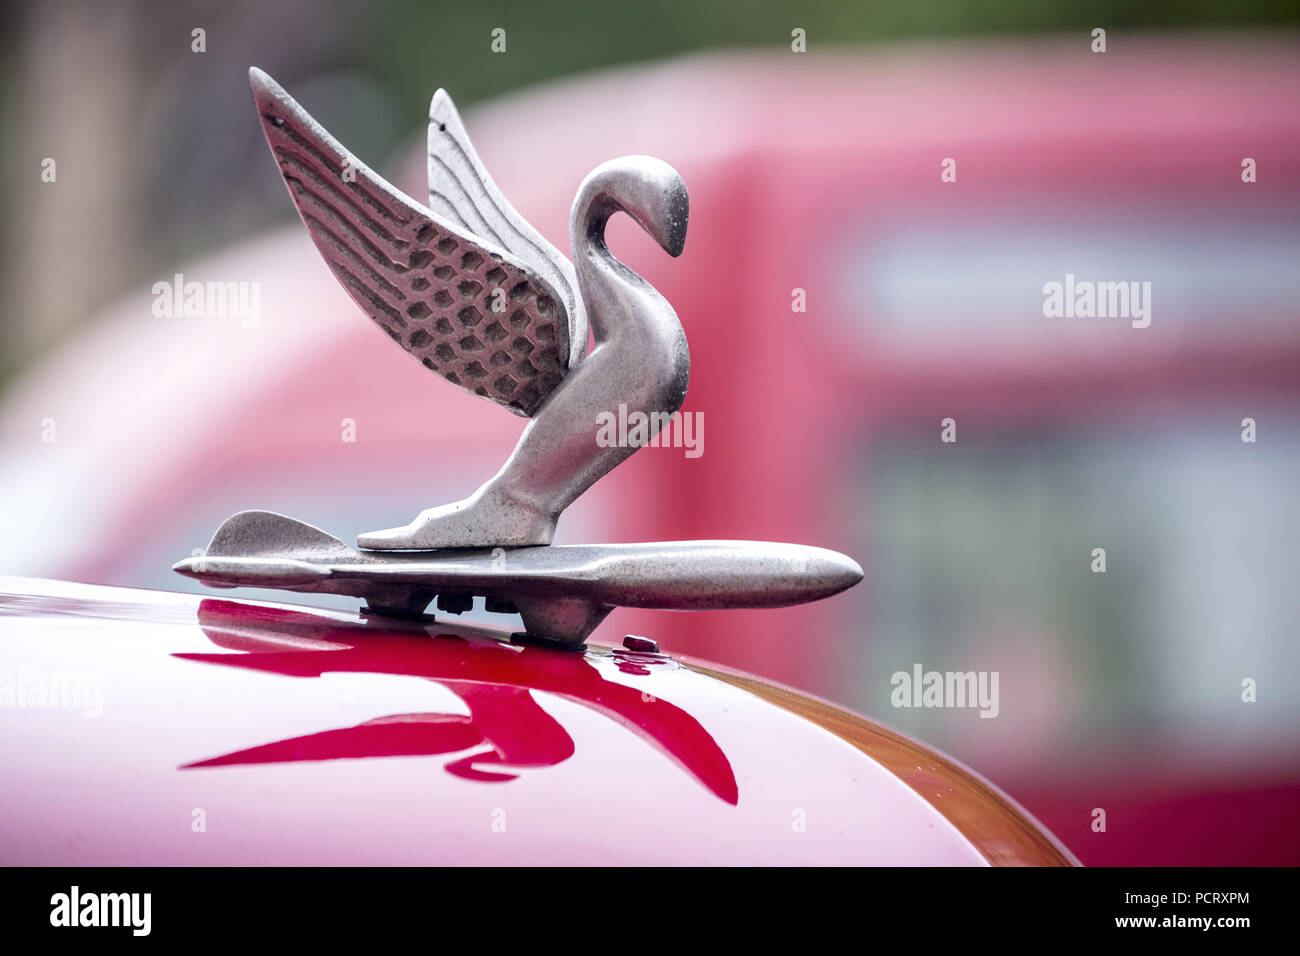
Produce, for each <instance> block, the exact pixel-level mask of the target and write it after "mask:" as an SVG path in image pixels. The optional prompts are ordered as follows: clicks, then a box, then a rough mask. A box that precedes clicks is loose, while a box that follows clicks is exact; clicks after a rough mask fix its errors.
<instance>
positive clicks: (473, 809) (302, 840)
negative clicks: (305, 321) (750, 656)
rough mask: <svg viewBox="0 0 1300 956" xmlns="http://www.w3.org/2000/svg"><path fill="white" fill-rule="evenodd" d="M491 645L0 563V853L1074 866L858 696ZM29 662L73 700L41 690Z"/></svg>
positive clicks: (982, 785)
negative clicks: (2, 680) (18, 573)
mask: <svg viewBox="0 0 1300 956" xmlns="http://www.w3.org/2000/svg"><path fill="white" fill-rule="evenodd" d="M656 636H657V637H660V638H663V639H665V640H671V639H672V635H671V634H667V633H661V634H657V635H656ZM806 636H807V635H804V634H796V635H792V639H796V640H800V639H803V638H805V637H806ZM845 637H851V638H852V639H855V640H856V639H859V638H860V637H861V635H858V634H853V635H845ZM507 638H508V635H507V634H505V633H503V632H501V631H496V630H493V629H489V628H481V627H464V626H458V625H448V624H444V623H441V622H439V623H437V624H429V623H427V622H425V623H414V622H402V621H393V620H385V619H382V618H376V617H369V618H366V617H358V616H357V615H356V614H343V613H338V612H329V611H321V610H313V609H304V608H286V607H277V606H274V605H266V604H260V603H256V602H244V601H229V600H213V599H207V600H204V599H200V598H199V597H197V596H194V595H188V594H185V595H182V594H168V593H165V592H156V591H140V590H133V589H126V588H105V587H97V586H90V585H77V584H67V583H63V582H53V581H34V580H31V579H12V578H8V579H6V578H0V675H14V676H20V677H21V678H22V683H21V685H20V686H21V687H22V691H20V692H18V693H20V694H22V695H23V696H17V695H15V696H13V697H11V698H10V699H9V700H8V702H7V703H8V706H5V707H0V752H3V753H4V755H5V772H6V774H7V778H8V779H12V780H14V781H21V786H9V787H5V788H3V791H2V792H0V864H5V865H11V864H35V865H79V866H94V865H175V864H186V865H193V864H208V865H227V864H239V865H245V866H247V865H257V864H270V865H289V864H313V865H314V864H415V865H418V864H426V865H427V864H440V865H451V864H473V865H488V864H521V865H528V864H532V865H539V864H587V865H595V864H672V865H689V864H703V865H715V866H716V865H719V864H762V865H811V864H822V865H832V864H842V865H862V864H881V865H927V864H929V865H935V864H939V865H959V866H983V865H988V864H994V865H999V864H1061V863H1069V862H1071V858H1070V856H1069V854H1068V852H1067V851H1065V850H1064V849H1063V848H1062V847H1061V846H1060V845H1059V844H1058V843H1056V842H1055V841H1054V840H1053V839H1052V838H1051V836H1050V835H1048V834H1047V833H1046V832H1044V831H1043V830H1042V829H1041V828H1040V827H1039V826H1038V825H1037V824H1036V823H1035V822H1034V821H1033V819H1032V818H1031V817H1029V816H1028V815H1027V814H1025V813H1024V812H1023V811H1022V810H1020V809H1019V808H1018V807H1017V806H1016V805H1015V804H1014V802H1012V801H1011V800H1010V799H1009V798H1007V797H1006V796H1005V795H1004V794H1002V793H1001V792H1000V791H998V790H997V789H996V788H995V787H993V786H992V785H991V784H989V783H988V782H987V781H985V780H983V779H982V778H980V777H978V776H977V775H975V774H973V773H971V772H970V771H968V770H966V769H965V768H963V767H961V766H960V765H959V764H956V763H954V762H953V761H952V760H950V759H949V758H947V757H945V756H944V755H942V754H940V753H937V752H935V751H933V750H931V749H930V748H928V747H926V746H925V745H924V744H920V743H917V742H916V741H912V740H909V739H908V738H906V737H902V736H901V735H899V734H896V733H894V732H893V731H890V730H889V729H888V728H885V727H882V726H880V725H879V724H876V723H873V722H872V721H870V720H867V719H865V718H863V717H860V716H858V715H856V714H851V713H849V712H847V711H844V710H841V709H839V708H837V707H833V706H831V705H829V704H825V703H823V702H820V701H817V700H815V699H813V698H808V697H804V696H803V695H801V694H796V693H794V692H791V691H786V690H783V689H781V688H778V687H774V686H772V685H769V684H765V683H764V682H762V681H759V680H756V679H754V678H749V677H745V676H744V675H738V674H732V673H727V672H722V671H718V670H714V669H710V668H707V667H702V666H701V665H699V664H696V663H694V662H691V661H689V660H683V659H680V658H676V657H670V656H668V655H665V654H658V653H653V652H637V651H631V650H627V649H624V648H619V647H606V646H592V647H591V648H589V649H588V650H587V651H586V652H584V653H581V654H575V653H562V652H558V651H552V650H547V649H545V648H539V647H522V648H521V647H518V646H514V645H511V644H510V643H508V640H507ZM53 675H58V676H59V679H60V681H61V682H62V683H61V684H60V686H61V687H63V688H65V689H67V690H69V691H73V690H75V691H77V692H78V694H79V695H80V696H75V695H73V694H71V693H70V694H69V695H68V696H67V697H66V698H60V697H59V696H58V695H54V696H45V697H42V698H40V699H39V700H38V699H37V698H36V696H35V694H34V691H33V688H35V687H37V686H39V685H40V681H41V679H42V678H44V677H51V676H53ZM376 795H380V796H379V797H378V798H377V796H376ZM196 811H201V816H200V814H199V813H198V812H196ZM200 820H201V821H202V823H203V826H202V827H200V826H199V821H200ZM801 821H803V822H806V825H803V823H802V822H801Z"/></svg>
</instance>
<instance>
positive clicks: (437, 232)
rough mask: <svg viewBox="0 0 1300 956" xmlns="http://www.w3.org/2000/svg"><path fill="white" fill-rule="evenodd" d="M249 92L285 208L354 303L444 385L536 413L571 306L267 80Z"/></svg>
mask: <svg viewBox="0 0 1300 956" xmlns="http://www.w3.org/2000/svg"><path fill="white" fill-rule="evenodd" d="M249 80H250V83H251V86H252V89H253V100H254V103H255V104H256V106H257V111H258V116H259V118H260V120H261V123H262V130H263V132H264V133H265V134H266V141H267V144H268V145H269V146H270V148H271V153H272V155H273V156H274V157H275V160H276V164H277V165H278V166H279V169H280V174H281V176H282V177H283V178H284V182H285V185H286V186H287V187H288V189H289V195H290V197H291V198H292V199H293V203H294V206H295V207H296V208H297V210H298V214H299V215H300V216H301V217H302V221H303V224H304V225H305V226H306V227H307V231H308V233H310V235H311V238H312V241H313V242H314V243H315V244H316V248H317V250H318V251H319V252H320V254H321V256H322V257H323V258H324V259H325V262H326V264H328V265H329V267H330V270H331V271H332V272H333V273H334V276H335V278H337V279H338V280H339V282H340V283H341V284H342V285H343V287H344V288H345V289H347V291H348V294H349V295H351V296H352V299H353V301H355V302H356V303H357V305H358V306H360V307H361V310H362V311H363V312H365V313H366V315H368V316H369V317H370V318H371V319H372V320H373V321H374V322H375V324H376V325H378V326H379V327H380V328H382V329H383V330H384V331H385V332H387V333H388V335H389V336H391V337H392V339H393V341H395V342H396V343H397V344H398V345H400V346H401V347H402V349H403V350H405V351H406V352H407V353H409V354H410V355H411V356H412V357H414V358H415V359H416V360H418V361H419V362H420V363H421V364H423V365H424V366H425V367H426V368H428V369H430V370H431V371H434V372H437V373H438V374H439V375H441V376H442V377H443V378H444V379H446V380H447V381H449V382H451V383H452V384H453V385H456V386H458V387H460V388H463V389H465V390H467V391H469V392H472V393H473V394H475V395H479V396H481V397H483V398H487V399H490V400H492V401H494V402H497V403H498V404H501V405H503V406H505V407H507V408H509V409H510V410H511V411H513V412H515V413H516V414H519V415H523V416H531V415H532V414H533V413H534V412H536V411H537V409H538V407H539V406H540V405H541V403H542V402H543V400H545V398H546V397H547V396H548V395H549V394H550V393H551V392H552V391H554V389H555V387H556V386H557V385H559V383H560V381H561V380H562V379H563V378H564V376H565V374H566V373H567V371H568V368H569V357H570V354H571V352H572V349H571V339H570V333H569V323H570V312H569V309H570V306H569V304H568V301H572V300H571V298H570V299H569V300H568V301H566V299H565V298H564V296H563V295H561V293H560V292H559V291H558V290H557V287H556V286H555V285H553V284H552V283H551V281H548V279H547V278H546V277H545V276H544V275H542V274H540V273H539V271H538V270H537V269H536V268H534V267H532V266H531V265H530V264H529V263H527V262H525V261H524V260H522V259H521V258H520V257H518V256H517V255H515V254H512V253H511V252H510V251H508V250H506V249H505V248H503V247H502V246H501V245H500V244H499V243H497V242H493V241H490V240H488V239H485V238H483V236H481V235H479V234H476V233H475V232H473V231H472V230H471V229H470V228H468V227H467V225H466V224H465V223H464V222H463V221H455V220H451V219H448V218H447V217H446V216H445V215H442V214H439V213H436V212H434V211H433V210H431V209H428V208H427V207H425V206H422V205H420V204H419V203H418V202H416V201H415V200H413V199H411V198H410V197H409V196H406V195H405V194H403V193H402V192H401V191H400V190H398V189H396V188H394V187H393V186H392V185H390V184H389V183H388V182H387V181H386V180H384V179H383V177H381V176H379V175H378V174H377V173H375V172H374V171H373V170H372V169H370V168H369V167H368V166H366V165H365V164H364V163H362V162H361V161H360V160H359V159H357V158H356V157H355V156H354V155H353V154H352V153H351V152H349V151H348V150H347V149H345V148H344V147H343V145H342V144H340V143H339V142H338V140H336V139H334V137H332V136H331V135H330V134H329V133H328V132H326V130H325V129H324V127H322V126H321V125H320V124H319V123H317V122H316V120H315V119H313V118H312V116H311V115H310V114H309V113H308V112H307V111H306V110H304V109H303V108H302V107H301V106H299V105H298V103H297V102H296V101H295V100H294V99H293V98H292V97H291V96H289V94H288V93H286V92H285V91H284V89H283V88H282V87H280V85H279V84H277V83H276V82H275V81H274V80H273V79H271V78H270V77H269V76H267V75H266V74H265V73H263V72H262V71H260V70H257V69H253V70H250V71H249ZM493 188H495V187H493ZM507 208H509V207H507ZM512 212H513V211H512ZM515 216H516V218H517V214H515ZM566 265H567V263H566ZM561 288H563V285H561ZM565 293H566V294H567V295H569V296H570V297H571V296H572V293H571V292H570V291H569V290H568V289H567V288H566V289H565ZM584 345H585V342H584Z"/></svg>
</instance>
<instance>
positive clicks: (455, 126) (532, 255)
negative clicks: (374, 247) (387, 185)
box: [429, 90, 587, 368]
mask: <svg viewBox="0 0 1300 956" xmlns="http://www.w3.org/2000/svg"><path fill="white" fill-rule="evenodd" d="M429 208H430V209H432V210H434V211H435V212H437V213H438V214H440V215H441V216H443V218H445V219H448V220H450V221H451V222H453V223H456V224H457V225H459V226H461V227H462V228H464V229H467V230H469V231H470V232H471V233H473V234H474V235H476V236H483V237H484V238H485V239H489V240H491V241H492V242H495V243H496V244H497V245H498V246H500V247H501V248H503V249H505V250H506V251H508V252H510V253H511V254H513V255H514V256H516V257H518V259H519V260H520V261H521V262H524V263H526V264H527V265H528V267H529V268H531V269H532V270H533V271H534V272H536V273H537V274H538V275H539V276H541V277H542V278H543V279H545V280H546V281H547V282H548V283H549V284H550V285H551V287H552V288H553V289H555V290H556V292H557V293H558V294H559V296H560V298H561V300H562V301H563V303H564V309H565V312H566V313H567V314H568V317H569V343H570V353H569V355H568V356H567V357H566V356H563V354H562V355H561V357H562V358H565V361H566V367H568V368H572V367H573V366H575V365H577V364H578V363H579V362H581V361H582V359H583V358H584V357H585V356H586V354H587V316H586V313H585V311H584V310H583V307H582V299H581V298H580V297H579V295H578V293H577V288H578V283H577V278H576V276H575V275H574V271H573V265H572V264H571V263H570V262H569V260H568V259H567V258H566V257H565V255H564V253H562V252H561V251H560V250H559V249H557V248H555V246H553V245H551V244H550V243H549V242H547V241H546V239H545V238H543V237H542V234H541V233H540V232H538V231H537V230H536V229H534V228H533V227H532V225H531V224H530V223H529V222H528V220H527V219H525V218H524V217H523V216H521V215H520V214H519V212H518V211H517V210H516V209H515V207H514V206H512V205H510V202H509V200H507V199H506V197H505V196H504V195H503V194H502V192H501V190H500V189H499V188H497V184H496V182H494V181H493V179H492V176H491V175H490V174H489V173H488V171H487V167H485V166H484V165H483V161H482V160H481V159H479V156H478V152H477V151H476V150H475V149H474V144H473V143H472V142H470V138H469V133H467V132H466V131H465V124H464V123H462V122H461V119H460V113H459V112H458V111H457V110H456V104H455V103H453V102H452V100H451V97H450V96H449V95H448V94H447V91H446V90H438V92H437V93H434V94H433V100H432V101H431V102H430V103H429Z"/></svg>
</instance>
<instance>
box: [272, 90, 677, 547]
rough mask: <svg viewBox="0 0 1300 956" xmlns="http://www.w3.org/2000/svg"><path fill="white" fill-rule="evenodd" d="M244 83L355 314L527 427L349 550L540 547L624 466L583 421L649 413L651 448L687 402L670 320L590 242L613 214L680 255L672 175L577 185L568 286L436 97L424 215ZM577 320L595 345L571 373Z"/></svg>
mask: <svg viewBox="0 0 1300 956" xmlns="http://www.w3.org/2000/svg"><path fill="white" fill-rule="evenodd" d="M249 78H250V84H251V86H252V90H253V99H254V102H255V104H256V106H257V109H258V114H259V116H260V118H261V122H262V129H263V131H264V133H265V134H266V140H267V143H268V145H269V146H270V148H271V152H272V155H273V156H274V157H275V159H276V162H277V164H278V166H279V168H280V172H281V175H282V176H283V177H284V181H285V185H286V186H287V187H288V189H289V195H290V196H291V198H292V199H293V202H294V205H295V206H296V207H297V209H298V213H299V215H300V216H301V217H302V221H303V224H304V225H305V226H306V227H307V231H308V232H309V233H310V234H311V237H312V240H313V241H314V242H315V244H316V248H317V249H318V250H319V251H320V253H321V255H322V256H323V257H324V259H325V261H326V263H328V265H329V266H330V269H331V270H332V271H333V272H334V275H335V277H336V278H337V279H338V280H339V282H340V283H342V285H343V286H344V288H346V289H347V290H348V292H349V294H350V295H351V296H352V298H353V300H354V301H355V302H356V303H357V305H359V306H360V307H361V308H362V310H363V311H365V312H366V314H367V315H369V316H370V318H371V319H372V320H373V321H374V322H375V323H376V324H377V325H379V326H380V328H382V329H383V330H384V331H385V332H386V333H387V334H388V335H389V336H390V337H391V338H392V339H393V340H394V341H395V342H396V343H397V344H398V345H399V346H400V347H401V348H403V349H404V350H405V351H407V352H408V353H410V354H411V355H412V356H414V357H415V358H417V359H418V360H419V361H420V362H421V363H422V364H423V365H424V366H425V367H426V368H428V369H430V370H431V371H434V372H437V373H438V374H440V375H441V376H442V377H443V378H445V379H446V380H447V381H449V382H451V383H452V384H453V385H457V386H459V387H461V388H465V389H467V390H469V391H471V392H473V393H474V394H476V395H478V396H480V397H482V398H487V399H490V400H493V401H496V402H498V403H500V404H502V405H505V406H507V407H508V408H510V409H511V410H513V411H516V412H517V413H520V414H524V415H527V416H529V417H530V418H531V419H532V421H530V423H529V425H528V427H527V428H526V429H525V430H524V433H523V435H522V436H521V437H520V439H519V442H518V444H517V445H516V447H515V451H514V453H513V454H512V455H511V456H510V458H509V459H508V460H507V461H506V463H505V465H504V466H503V467H502V469H501V470H500V471H499V472H498V473H497V474H496V475H495V476H493V477H492V478H491V479H490V480H489V481H487V482H486V483H485V484H484V485H483V486H482V487H480V488H479V489H478V491H476V492H475V493H474V494H473V495H471V496H470V497H468V498H466V499H464V500H463V501H458V502H454V503H451V504H448V505H443V506H441V507H438V508H432V509H430V510H428V511H425V512H423V513H421V514H420V515H419V516H417V517H416V519H415V520H414V521H412V522H411V523H410V524H408V525H406V526H404V527H401V528H391V529H387V530H384V531H374V532H370V533H368V534H363V535H361V536H360V537H359V539H358V543H359V545H360V546H361V547H363V548H369V549H375V550H429V549H434V548H473V547H494V546H501V547H521V546H527V545H543V544H549V543H550V542H551V539H552V538H553V537H554V534H555V525H556V522H557V521H558V520H559V516H560V513H561V512H562V511H564V509H565V508H567V507H568V506H569V505H570V504H572V503H573V502H574V501H575V500H576V499H577V498H578V496H579V495H581V494H582V493H583V492H584V491H586V490H587V489H588V488H589V487H591V485H592V484H593V483H594V482H596V481H597V480H598V479H599V478H600V477H601V476H603V475H605V474H606V473H607V472H609V471H610V470H611V469H612V468H614V467H615V466H616V465H618V464H619V463H620V462H621V461H623V460H624V459H626V458H627V457H628V456H629V455H631V454H632V453H633V452H634V451H636V446H619V445H610V446H602V445H601V444H599V443H598V442H597V440H596V436H597V431H598V419H597V416H598V414H599V413H601V412H610V413H618V412H619V409H620V406H623V407H625V408H626V410H627V412H628V413H629V414H631V413H634V412H642V413H645V414H647V415H649V416H650V419H649V421H650V422H651V423H652V424H651V430H650V431H649V433H648V434H647V436H646V439H647V440H649V438H650V437H652V436H653V435H654V434H657V433H658V431H659V430H660V428H661V427H662V424H663V423H665V422H667V420H668V417H669V416H671V415H672V414H673V413H674V412H676V411H677V410H678V409H679V408H680V407H681V404H682V400H683V399H684V398H685V396H686V385H687V381H688V379H689V377H690V354H689V352H688V351H687V347H686V335H685V333H684V332H683V331H682V327H681V323H680V322H679V321H678V320H677V315H676V313H674V312H673V310H672V308H671V306H669V305H668V303H667V301H665V300H664V298H663V296H661V295H659V293H657V292H656V291H655V290H654V289H653V288H652V287H651V286H650V284H649V283H648V282H646V281H645V280H644V279H642V278H641V277H640V276H638V275H637V274H636V273H634V272H632V271H631V270H630V269H628V268H627V267H626V266H624V265H622V263H620V262H618V260H616V259H615V258H614V257H613V256H612V255H611V254H610V252H609V250H608V248H607V247H606V245H605V224H606V222H607V221H608V220H609V218H610V216H612V215H614V214H615V213H617V212H625V213H627V214H628V215H629V216H631V217H632V218H633V219H634V220H635V221H636V222H638V223H639V224H640V225H641V226H642V228H644V229H645V230H646V232H648V233H649V234H650V235H651V236H652V237H653V238H654V239H655V241H656V242H658V243H659V244H660V246H662V247H663V248H664V250H665V251H666V252H668V253H669V254H670V255H673V256H678V255H680V254H681V252H682V248H683V246H684V245H685V242H686V224H687V218H688V212H689V200H688V197H687V193H686V186H685V184H684V183H683V182H682V179H681V177H680V176H679V175H678V174H677V172H676V171H675V170H674V169H673V168H672V167H671V166H669V165H668V164H667V163H664V162H663V161H661V160H657V159H654V158H652V157H649V156H625V157H623V158H621V159H616V160H611V161H610V162H608V163H605V164H603V165H601V166H599V167H597V168H596V169H595V170H593V171H592V172H591V174H590V175H588V176H587V178H586V179H585V180H584V181H583V183H582V185H581V186H580V187H579V189H578V195H577V198H576V199H575V201H574V204H573V210H572V214H571V216H570V226H569V234H570V245H571V246H572V249H573V253H574V257H575V259H576V260H577V270H576V277H575V271H574V268H573V266H571V265H570V264H569V263H568V262H567V261H566V260H565V259H564V257H563V256H562V255H561V254H560V253H559V251H558V250H556V249H555V248H554V247H553V246H551V245H550V244H549V243H547V242H546V241H545V240H544V239H542V237H541V235H540V234H539V233H537V231H536V230H535V229H533V228H532V227H531V226H530V225H528V223H527V222H526V221H524V219H523V217H521V216H520V215H519V214H518V213H517V212H516V211H515V210H514V209H513V207H511V206H510V204H509V203H508V202H507V201H506V200H505V197H504V196H502V195H501V192H500V190H498V189H497V187H496V185H495V184H494V183H493V182H492V179H491V177H490V176H489V175H488V173H487V171H486V170H485V169H484V168H483V165H482V163H481V162H480V161H479V159H478V156H477V154H476V153H475V152H474V151H473V147H472V145H471V144H470V142H469V137H468V135H467V134H466V133H465V130H464V126H463V124H462V123H461V122H460V117H459V115H458V114H457V113H456V109H455V106H454V105H453V104H452V102H451V98H450V97H449V96H448V95H447V94H446V92H444V91H442V90H439V91H438V93H437V94H435V96H434V98H433V101H432V103H431V104H430V109H429V119H430V122H429V195H430V203H431V205H432V206H435V207H436V208H437V210H438V211H434V209H431V208H427V207H424V206H421V205H420V204H419V203H417V202H415V200H413V199H411V198H410V197H409V196H406V195H404V194H403V193H402V192H401V191H400V190H398V189H396V188H395V187H393V186H392V185H391V184H389V183H388V182H387V181H385V180H384V179H383V178H382V177H380V176H379V175H378V174H377V173H375V172H374V171H373V170H371V169H370V168H369V167H368V166H366V165H365V164H364V163H362V162H361V161H360V160H359V159H357V157H356V156H354V155H353V154H352V153H350V152H349V151H348V150H347V149H346V148H345V147H343V146H342V145H341V144H340V143H339V142H338V141H337V140H335V139H334V138H333V137H332V136H330V134H329V133H328V132H326V130H325V129H324V127H322V126H321V125H320V124H319V123H317V122H316V120H315V119H313V118H312V116H311V115H310V114H309V113H308V112H307V111H306V110H304V109H303V108H302V107H301V106H299V105H298V103H297V102H296V101H295V100H294V99H293V98H292V97H290V96H289V94H288V93H286V92H285V91H284V89H283V88H281V87H280V86H279V85H278V84H277V83H276V82H275V81H274V80H273V79H271V78H270V77H269V76H267V75H266V74H265V73H263V72H262V71H260V70H257V69H253V70H250V72H249ZM575 285H576V288H575ZM588 322H590V325H591V330H592V333H593V336H594V341H595V345H594V348H593V350H592V353H591V355H590V356H589V357H587V358H586V360H585V361H584V360H583V356H584V355H585V353H586V349H587V323H588Z"/></svg>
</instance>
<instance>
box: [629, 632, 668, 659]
mask: <svg viewBox="0 0 1300 956" xmlns="http://www.w3.org/2000/svg"><path fill="white" fill-rule="evenodd" d="M623 646H624V647H626V648H627V649H628V650H629V651H640V652H641V653H642V654H658V653H659V642H658V641H652V640H650V638H648V637H642V636H641V635H639V634H629V635H628V636H627V637H625V638H623Z"/></svg>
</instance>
